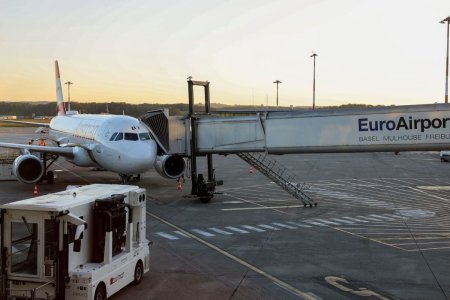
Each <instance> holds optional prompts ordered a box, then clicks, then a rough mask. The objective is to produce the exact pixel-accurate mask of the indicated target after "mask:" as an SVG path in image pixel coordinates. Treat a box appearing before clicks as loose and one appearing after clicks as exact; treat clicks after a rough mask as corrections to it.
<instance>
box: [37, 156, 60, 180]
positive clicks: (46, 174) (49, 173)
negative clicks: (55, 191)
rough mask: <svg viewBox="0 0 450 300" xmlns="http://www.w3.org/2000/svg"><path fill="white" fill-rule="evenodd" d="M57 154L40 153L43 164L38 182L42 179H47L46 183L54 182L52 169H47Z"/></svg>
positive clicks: (56, 157)
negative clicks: (42, 170)
mask: <svg viewBox="0 0 450 300" xmlns="http://www.w3.org/2000/svg"><path fill="white" fill-rule="evenodd" d="M58 157H59V156H58V155H56V154H48V153H42V156H41V158H42V165H43V166H44V172H43V174H44V175H42V177H41V179H39V181H38V182H39V183H41V182H43V181H44V180H45V181H47V183H48V184H53V183H54V182H55V174H54V173H53V171H48V168H50V166H51V165H52V164H53V163H54V162H55V161H56V160H57V159H58Z"/></svg>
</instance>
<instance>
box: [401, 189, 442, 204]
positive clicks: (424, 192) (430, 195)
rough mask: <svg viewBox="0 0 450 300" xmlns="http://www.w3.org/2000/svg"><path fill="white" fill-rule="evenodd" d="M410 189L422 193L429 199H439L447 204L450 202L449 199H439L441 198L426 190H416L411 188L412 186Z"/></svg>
mask: <svg viewBox="0 0 450 300" xmlns="http://www.w3.org/2000/svg"><path fill="white" fill-rule="evenodd" d="M408 188H409V189H411V190H413V191H416V192H420V193H422V194H425V195H427V196H428V197H433V198H436V199H439V200H444V201H445V202H448V199H446V198H443V197H439V196H437V195H434V194H430V193H427V192H426V191H425V190H420V189H416V188H413V187H411V186H409V187H408Z"/></svg>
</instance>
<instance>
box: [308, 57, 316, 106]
mask: <svg viewBox="0 0 450 300" xmlns="http://www.w3.org/2000/svg"><path fill="white" fill-rule="evenodd" d="M316 56H317V54H316V53H314V52H313V54H312V55H311V56H310V57H312V58H313V59H314V71H313V105H312V109H313V110H314V109H315V108H316Z"/></svg>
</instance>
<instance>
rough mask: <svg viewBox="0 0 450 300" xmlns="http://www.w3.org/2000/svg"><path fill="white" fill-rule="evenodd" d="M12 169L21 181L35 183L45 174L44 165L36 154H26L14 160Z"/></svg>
mask: <svg viewBox="0 0 450 300" xmlns="http://www.w3.org/2000/svg"><path fill="white" fill-rule="evenodd" d="M12 171H13V174H14V175H15V176H16V177H17V179H18V180H19V181H20V182H23V183H35V182H38V181H39V179H41V177H42V176H43V175H44V165H43V164H42V161H41V160H40V159H39V158H37V157H36V156H34V155H31V154H25V155H20V156H18V157H17V158H16V159H15V160H14V163H13V169H12Z"/></svg>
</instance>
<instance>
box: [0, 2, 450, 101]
mask: <svg viewBox="0 0 450 300" xmlns="http://www.w3.org/2000/svg"><path fill="white" fill-rule="evenodd" d="M449 15H450V1H449V0H279V1H273V0H270V1H266V0H240V1H237V0H205V1H203V0H198V1H197V0H191V1H185V0H167V1H153V0H150V1H145V0H127V1H123V0H97V1H88V0H78V1H65V0H59V1H49V0H40V1H35V0H22V1H17V0H0V101H21V100H36V101H38V100H39V101H41V100H54V99H55V98H56V92H55V81H54V66H53V64H54V60H58V61H59V66H60V71H61V80H62V81H63V82H66V81H71V82H73V83H74V84H73V85H72V86H71V100H72V101H80V102H91V101H95V102H110V101H121V102H122V101H123V102H128V103H162V104H164V103H180V102H182V103H187V97H188V93H187V83H186V79H187V77H188V76H192V78H193V79H194V80H208V81H210V83H211V84H210V89H211V101H212V102H215V103H223V104H230V105H231V104H243V105H255V106H260V105H266V104H269V105H271V106H273V105H275V103H276V85H275V84H274V83H273V81H275V80H280V81H281V82H282V83H281V84H280V85H279V105H280V106H290V105H293V106H311V105H312V97H313V93H312V87H313V59H312V58H311V57H310V56H311V54H312V53H313V52H315V53H317V55H318V56H317V57H316V105H317V106H328V105H341V104H348V103H361V104H372V105H378V104H382V105H408V104H425V103H434V102H443V100H444V93H445V63H446V61H445V59H446V42H447V26H446V25H443V24H440V23H439V21H441V20H442V19H444V18H446V17H447V16H449ZM63 91H64V94H65V95H64V97H65V98H66V99H67V85H65V86H64V87H63ZM195 95H196V102H200V101H202V100H203V91H202V90H201V88H200V87H198V88H195Z"/></svg>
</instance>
